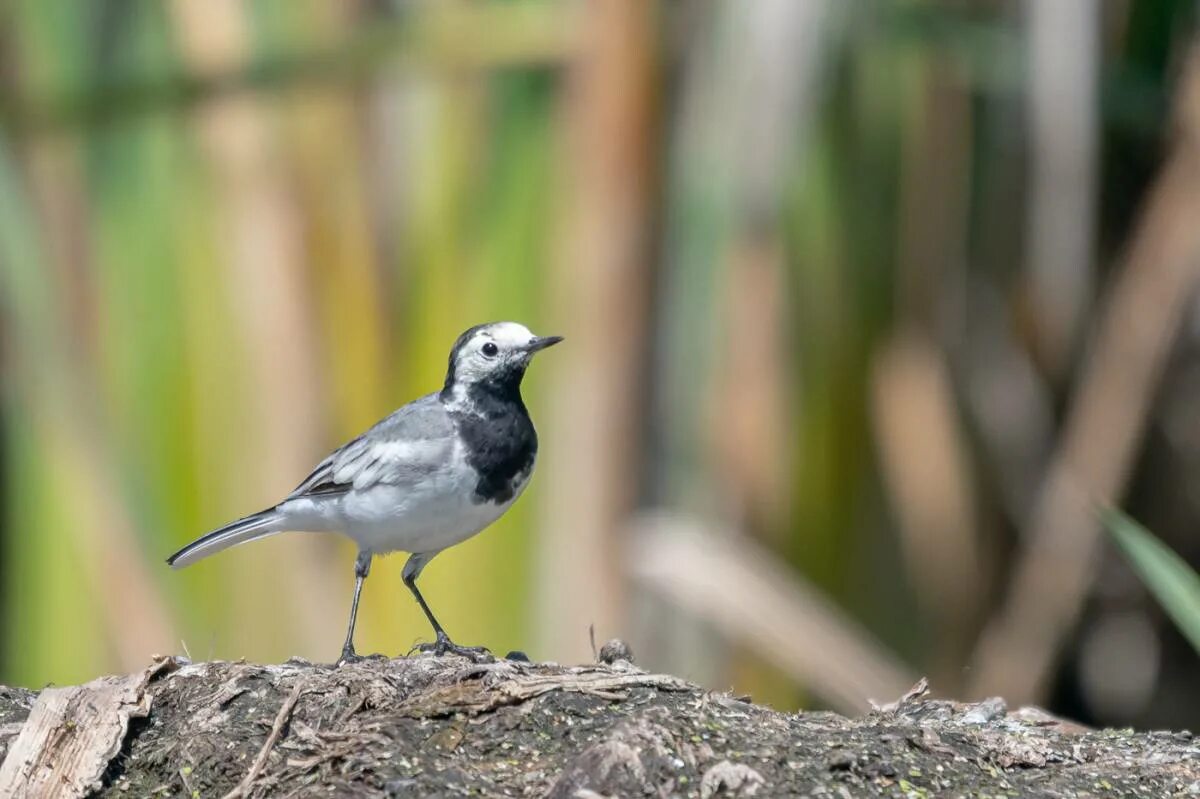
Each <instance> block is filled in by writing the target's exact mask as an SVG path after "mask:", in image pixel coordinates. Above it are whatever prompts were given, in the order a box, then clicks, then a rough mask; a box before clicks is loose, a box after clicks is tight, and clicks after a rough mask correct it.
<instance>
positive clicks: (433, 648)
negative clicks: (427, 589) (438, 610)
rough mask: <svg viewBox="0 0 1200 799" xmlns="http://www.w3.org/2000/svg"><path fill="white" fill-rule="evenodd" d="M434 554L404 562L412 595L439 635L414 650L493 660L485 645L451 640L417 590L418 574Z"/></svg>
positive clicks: (479, 661) (481, 660) (407, 583)
mask: <svg viewBox="0 0 1200 799" xmlns="http://www.w3.org/2000/svg"><path fill="white" fill-rule="evenodd" d="M436 554H437V553H436V552H435V553H432V554H422V555H416V554H414V555H413V556H412V557H410V558H409V559H408V562H407V563H405V564H404V573H403V579H404V584H405V585H407V586H408V590H409V591H412V595H413V596H414V597H416V599H417V604H418V605H420V606H421V610H422V611H424V613H425V618H427V619H429V623H430V624H431V625H433V631H434V633H435V634H436V635H437V639H436V641H435V642H434V643H432V644H417V645H416V646H415V647H413V649H412V651H417V652H433V654H435V655H437V656H438V657H441V656H442V655H444V654H446V653H447V652H450V653H453V654H455V655H460V656H462V657H465V658H469V659H471V660H474V661H475V662H477V663H481V662H487V661H490V660H492V659H493V658H492V653H491V652H489V651H488V650H487V647H483V646H459V645H458V644H456V643H454V642H453V641H451V640H450V636H448V635H446V631H445V630H443V629H442V625H440V624H438V620H437V618H436V617H435V616H434V615H433V611H432V610H430V609H429V605H428V604H426V602H425V597H423V596H421V592H420V591H419V590H417V576H418V575H419V574H420V573H421V569H423V568H425V564H426V563H428V562H429V561H430V560H431V559H432V558H433V556H434V555H436Z"/></svg>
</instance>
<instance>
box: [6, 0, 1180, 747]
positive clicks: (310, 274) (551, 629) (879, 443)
mask: <svg viewBox="0 0 1200 799" xmlns="http://www.w3.org/2000/svg"><path fill="white" fill-rule="evenodd" d="M1197 10H1198V6H1197V3H1195V2H1194V1H1193V0H1186V1H1185V0H1176V1H1174V2H1171V1H1169V0H1161V1H1160V2H1154V3H1138V2H1132V0H1104V1H1103V2H1100V1H1099V0H1028V2H1015V1H1013V2H1002V1H1001V0H994V1H992V2H965V1H960V0H909V1H907V2H881V1H878V0H854V1H853V2H847V1H845V0H827V1H826V2H818V1H817V0H811V1H809V2H794V1H793V0H759V1H758V2H754V3H731V2H730V3H726V2H715V1H713V0H709V1H707V2H681V1H680V0H659V2H644V1H641V0H604V1H601V0H594V1H593V2H582V1H580V2H563V3H551V2H482V1H480V2H448V1H443V2H433V0H429V1H428V2H405V1H401V0H392V1H391V2H389V1H387V0H376V1H374V2H370V1H367V0H363V1H362V2H326V3H322V2H283V1H280V2H265V1H264V2H253V3H239V2H234V1H233V0H173V1H172V2H167V3H160V2H151V1H149V0H146V1H142V0H105V1H104V2H94V3H76V2H70V1H69V0H23V1H17V2H12V3H7V4H5V7H4V10H3V11H0V15H2V17H0V18H2V20H3V23H2V25H0V92H2V94H0V123H2V125H3V129H2V135H0V336H2V341H0V402H2V406H0V422H2V427H0V453H2V455H3V458H2V461H0V519H2V522H0V575H2V576H0V682H3V683H16V684H25V685H35V686H39V685H43V684H45V683H47V682H51V681H53V682H57V683H67V682H72V681H80V680H86V679H90V678H91V677H94V676H96V675H98V674H101V673H106V672H110V671H114V670H129V669H134V668H137V667H139V666H140V665H142V664H144V663H146V662H147V660H148V658H149V657H150V655H151V654H152V653H184V652H186V653H188V654H190V656H191V657H193V658H198V659H199V658H238V657H245V658H247V659H251V660H255V661H264V662H271V661H280V660H283V659H285V658H287V657H289V656H291V655H301V656H305V657H308V658H311V659H316V660H324V661H329V660H331V659H333V658H334V657H336V655H337V652H338V647H339V645H340V643H341V635H342V631H343V629H344V624H345V617H346V613H347V609H348V606H349V600H350V593H351V588H352V584H353V566H352V564H353V558H354V552H353V549H352V546H351V545H350V544H349V543H348V542H346V541H343V540H341V539H340V538H337V537H333V536H328V537H322V536H310V535H300V534H293V535H287V536H278V537H275V538H273V539H271V540H267V541H263V542H259V543H255V544H253V545H250V546H246V547H241V548H238V549H235V550H232V551H229V552H227V553H224V554H222V555H221V556H220V557H217V558H214V559H211V560H208V561H205V562H203V563H202V564H199V565H197V566H194V567H191V568H189V569H187V570H184V571H182V572H172V571H170V570H169V569H168V568H167V567H166V566H165V564H164V562H163V559H164V558H165V557H166V556H167V555H168V554H169V553H170V552H172V551H173V550H175V549H176V548H177V547H179V546H181V545H182V544H184V543H185V542H187V541H189V540H191V539H192V538H194V537H196V536H198V535H199V534H201V533H203V532H205V531H207V530H209V529H211V528H213V527H215V526H217V525H219V524H221V523H223V522H225V521H228V520H230V519H232V518H235V517H237V516H241V515H243V514H246V513H248V512H251V511H254V510H257V509H259V508H261V507H263V506H265V505H268V504H270V503H271V502H274V501H275V500H277V499H278V498H279V497H281V496H283V495H284V494H286V493H287V492H288V491H290V490H291V489H292V488H293V487H294V486H295V485H296V484H297V483H298V482H299V481H300V480H301V478H303V477H304V475H305V474H306V473H307V471H308V469H309V467H311V466H312V465H313V464H314V463H315V462H316V461H317V460H318V459H320V458H321V457H323V456H324V454H325V453H326V452H328V451H329V450H330V449H331V448H333V447H334V446H336V445H338V444H340V443H341V442H342V441H344V440H346V439H347V438H349V437H351V436H353V435H355V434H357V433H358V432H359V431H361V430H362V429H363V428H365V427H366V426H368V425H369V424H371V423H372V422H374V421H375V420H376V419H377V418H379V417H381V416H382V415H384V414H386V413H387V412H389V411H390V410H392V409H393V408H395V407H396V406H398V405H400V404H402V403H403V402H406V401H408V400H410V399H412V398H414V397H416V396H419V395H421V394H424V393H427V392H428V391H431V390H434V389H436V388H437V387H438V386H439V385H440V382H441V379H442V375H443V373H444V368H445V361H446V356H447V352H448V350H449V347H450V344H451V343H452V342H453V340H454V337H455V336H456V335H457V334H458V333H459V332H460V331H461V330H463V329H465V328H466V327H468V326H470V325H472V324H475V323H478V322H482V321H487V320H493V319H515V320H520V321H523V322H525V323H527V324H528V325H529V326H530V327H531V328H533V329H534V330H535V331H537V332H539V333H543V334H561V335H564V336H566V339H567V342H566V344H564V345H563V346H562V347H559V348H556V349H555V350H553V351H551V352H549V353H547V354H546V355H545V356H543V357H542V358H541V359H539V361H538V363H537V364H536V366H535V367H534V368H533V369H532V370H531V372H530V374H529V377H528V380H527V384H526V385H527V388H526V392H525V393H526V399H527V404H528V405H529V406H530V409H531V412H532V414H533V416H534V419H535V421H536V422H537V424H538V428H539V431H540V434H541V439H542V448H541V454H540V469H539V472H538V474H537V476H536V479H535V480H534V481H533V484H532V486H531V488H530V489H529V491H528V492H527V493H526V495H525V497H524V498H523V499H522V500H521V501H520V502H519V503H518V504H517V505H516V506H515V507H514V509H513V510H512V511H511V512H510V513H509V514H508V515H507V516H506V517H505V518H504V519H503V520H502V521H501V522H500V523H498V524H496V525H495V526H494V527H493V528H491V529H489V530H488V531H486V533H484V534H483V535H480V536H478V537H477V538H474V539H472V540H471V541H470V542H469V543H466V544H464V545H462V546H459V547H456V548H454V549H452V550H451V551H448V552H446V553H445V554H443V555H441V556H440V557H439V558H438V559H437V560H436V561H434V563H433V565H432V566H430V568H428V569H427V570H426V571H425V574H424V576H423V579H422V585H423V587H424V589H425V594H426V596H427V597H428V598H429V600H430V603H431V605H432V606H433V607H434V608H435V610H436V611H437V613H438V614H439V617H440V618H441V620H442V621H443V623H444V624H445V625H446V627H447V628H448V630H449V631H450V632H451V634H452V635H453V636H454V637H455V639H456V640H458V641H460V642H462V643H466V644H486V645H487V646H489V647H490V648H492V649H493V650H495V651H497V652H505V651H507V650H509V649H521V650H525V651H527V652H528V653H529V654H530V655H531V656H532V657H534V658H537V659H549V660H557V661H562V662H579V661H585V660H590V659H591V658H592V648H591V647H592V645H591V643H590V640H589V639H590V635H589V627H591V628H594V635H595V638H596V641H597V644H599V643H602V642H603V641H604V640H606V639H608V638H610V637H614V636H620V637H622V638H625V639H626V640H628V641H629V642H630V643H631V644H632V646H633V649H634V652H635V653H636V655H637V658H638V662H639V664H640V665H642V666H644V667H647V668H651V669H662V670H671V671H675V672H678V673H683V674H685V675H687V676H690V677H692V678H694V679H696V680H699V681H701V682H702V683H703V684H705V685H708V686H710V687H712V688H715V689H732V690H733V691H735V692H738V693H748V694H752V695H753V696H754V698H755V699H756V700H759V701H764V702H768V703H771V704H773V705H775V706H777V707H780V708H784V709H792V708H800V707H831V708H834V709H837V710H840V711H843V712H857V711H861V710H862V709H864V708H866V707H868V704H867V700H868V699H874V700H876V701H880V702H884V701H890V700H893V699H895V698H896V697H897V696H898V695H899V694H900V693H902V692H903V691H904V690H905V689H907V688H908V687H909V685H911V684H912V682H913V681H914V680H915V679H916V678H917V677H918V676H920V675H928V676H929V677H930V678H931V681H932V684H933V687H934V689H935V691H936V692H937V693H939V694H941V695H945V696H954V697H961V698H971V697H979V696H985V695H990V694H1002V695H1004V696H1005V697H1006V698H1007V699H1008V700H1009V702H1010V704H1012V705H1017V704H1021V703H1026V702H1037V703H1041V704H1043V705H1045V706H1047V707H1049V708H1050V709H1052V710H1054V711H1056V712H1059V713H1063V714H1066V715H1069V716H1072V717H1075V718H1078V719H1081V720H1083V721H1086V722H1093V723H1103V724H1114V725H1135V726H1139V727H1149V726H1171V727H1186V726H1189V725H1190V726H1192V727H1195V726H1197V725H1198V724H1200V683H1198V682H1197V681H1196V680H1195V674H1196V668H1197V659H1196V654H1195V653H1194V652H1193V651H1192V650H1191V649H1189V647H1188V645H1187V643H1186V642H1185V639H1184V638H1183V637H1182V636H1181V635H1180V634H1179V633H1178V632H1177V631H1176V630H1175V628H1174V627H1173V626H1172V625H1171V623H1170V622H1169V621H1168V620H1167V619H1166V617H1165V616H1164V615H1163V613H1162V612H1161V611H1160V610H1159V608H1158V606H1157V604H1156V603H1155V602H1154V600H1153V599H1152V598H1151V597H1150V596H1149V595H1148V593H1147V591H1146V589H1145V588H1144V587H1143V586H1142V584H1141V582H1140V581H1139V580H1138V579H1137V577H1136V576H1135V575H1134V574H1133V572H1132V571H1131V570H1130V569H1129V568H1128V566H1127V565H1126V563H1125V561H1124V560H1123V559H1122V558H1121V557H1120V555H1118V554H1117V552H1116V551H1115V550H1114V549H1113V547H1112V546H1111V545H1110V543H1109V542H1108V540H1107V538H1106V537H1105V536H1104V534H1103V533H1102V531H1101V530H1100V528H1099V526H1098V523H1097V520H1096V516H1095V513H1094V508H1095V504H1096V503H1100V502H1112V503H1115V504H1121V505H1123V506H1124V507H1125V508H1127V509H1128V510H1129V512H1130V513H1131V514H1132V515H1133V516H1135V517H1137V518H1138V519H1139V520H1141V521H1142V522H1144V523H1145V524H1146V525H1147V526H1148V527H1150V528H1151V529H1153V530H1154V531H1155V532H1156V533H1157V534H1158V535H1159V536H1160V537H1161V538H1162V539H1163V540H1164V541H1165V542H1166V543H1167V544H1168V545H1170V546H1171V547H1172V548H1174V549H1175V550H1176V551H1177V552H1179V553H1180V554H1181V555H1182V556H1183V557H1184V558H1186V559H1187V560H1189V561H1190V562H1191V563H1193V564H1197V563H1200V537H1198V536H1197V530H1198V529H1200V308H1198V307H1197V305H1196V303H1195V301H1194V299H1193V297H1194V292H1193V288H1194V284H1195V283H1196V280H1197V278H1200V61H1197V60H1196V59H1195V57H1194V56H1192V55H1191V51H1192V48H1193V44H1194V40H1195V39H1196V33H1197ZM402 565H403V557H402V556H396V557H391V558H386V559H384V560H382V561H380V562H377V563H376V566H375V569H374V571H373V572H372V575H371V578H370V579H369V580H368V581H367V583H366V589H365V592H364V600H363V602H364V605H363V611H362V614H361V615H360V627H359V651H381V652H385V653H390V654H394V653H397V652H404V651H407V650H408V648H409V647H410V646H411V645H412V644H414V643H415V642H417V641H421V640H429V639H430V637H431V635H430V630H429V629H428V626H427V624H426V622H425V620H424V619H423V617H422V616H421V614H420V612H419V610H418V609H417V607H416V605H415V603H414V602H413V601H412V599H411V597H410V596H409V595H408V593H407V592H406V591H405V589H404V588H403V586H402V585H401V582H400V568H401V566H402Z"/></svg>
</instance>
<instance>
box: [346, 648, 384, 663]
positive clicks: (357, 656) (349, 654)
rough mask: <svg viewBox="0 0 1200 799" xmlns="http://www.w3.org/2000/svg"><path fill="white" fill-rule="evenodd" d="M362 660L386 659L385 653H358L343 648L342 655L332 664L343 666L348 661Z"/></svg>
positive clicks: (358, 661)
mask: <svg viewBox="0 0 1200 799" xmlns="http://www.w3.org/2000/svg"><path fill="white" fill-rule="evenodd" d="M364 660H387V656H386V655H360V654H358V653H357V652H355V651H354V650H353V649H343V650H342V656H341V657H340V658H338V659H337V663H335V664H333V665H334V666H345V665H347V664H349V663H362V662H363V661H364Z"/></svg>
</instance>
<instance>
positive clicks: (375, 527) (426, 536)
mask: <svg viewBox="0 0 1200 799" xmlns="http://www.w3.org/2000/svg"><path fill="white" fill-rule="evenodd" d="M455 454H456V455H457V454H458V453H455ZM530 471H531V473H532V470H530ZM477 480H478V476H477V475H476V474H475V471H474V470H473V469H471V468H470V466H468V465H467V463H466V461H465V460H464V459H462V458H461V457H456V458H453V459H452V462H451V463H449V464H447V465H446V466H445V467H444V468H441V469H438V470H437V471H435V472H432V473H429V474H426V475H424V476H422V478H421V479H420V480H414V481H413V482H412V483H410V484H407V485H403V484H401V485H393V484H387V483H377V484H375V485H373V486H370V487H369V488H366V489H363V490H361V491H359V490H352V491H350V492H348V493H346V494H343V495H340V496H331V497H312V498H300V499H294V500H290V501H288V502H286V503H285V504H284V505H282V506H280V510H281V511H283V512H284V513H285V515H286V518H287V529H291V530H313V531H331V532H340V533H343V534H345V535H346V536H348V537H350V538H352V539H353V540H354V541H355V542H356V543H357V544H358V546H359V548H360V549H362V550H364V551H368V552H373V553H376V554H382V553H385V552H393V551H402V552H421V553H425V552H430V553H432V552H437V551H438V550H442V549H445V548H446V547H450V546H454V545H455V544H458V543H460V542H462V541H465V540H466V539H468V538H470V537H471V536H473V535H475V534H476V533H479V532H480V531H482V530H483V529H484V528H485V527H487V526H488V525H490V524H491V523H492V522H494V521H496V519H498V518H500V516H502V515H503V514H504V512H505V511H506V510H508V509H509V507H511V506H512V504H513V502H514V501H516V498H517V497H518V496H520V495H521V492H522V491H523V490H524V489H525V486H526V485H527V484H528V482H529V475H526V476H525V479H524V480H522V481H521V482H520V484H519V485H518V486H517V487H516V491H514V493H513V496H512V498H510V499H509V501H508V502H505V503H502V504H497V503H492V502H476V501H475V499H474V491H475V484H476V482H477Z"/></svg>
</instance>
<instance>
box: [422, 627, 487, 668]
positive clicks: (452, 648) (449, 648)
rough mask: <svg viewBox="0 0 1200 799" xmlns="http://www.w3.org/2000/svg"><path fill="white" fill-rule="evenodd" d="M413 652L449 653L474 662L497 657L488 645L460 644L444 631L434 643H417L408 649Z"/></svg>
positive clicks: (437, 654)
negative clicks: (489, 649)
mask: <svg viewBox="0 0 1200 799" xmlns="http://www.w3.org/2000/svg"><path fill="white" fill-rule="evenodd" d="M413 652H432V653H433V655H434V657H441V656H442V655H445V654H447V653H449V654H451V655H458V656H459V657H464V658H466V659H468V660H470V661H472V662H474V663H491V662H492V661H494V660H495V659H496V658H495V657H494V656H493V655H492V653H491V652H490V651H488V648H487V647H486V646H459V645H458V644H456V643H454V642H453V641H451V640H450V636H448V635H446V634H445V633H443V632H439V633H438V634H437V640H435V641H434V642H433V643H422V644H417V645H416V646H414V647H413V648H412V649H410V650H409V651H408V654H410V655H411V654H412V653H413Z"/></svg>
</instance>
